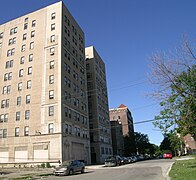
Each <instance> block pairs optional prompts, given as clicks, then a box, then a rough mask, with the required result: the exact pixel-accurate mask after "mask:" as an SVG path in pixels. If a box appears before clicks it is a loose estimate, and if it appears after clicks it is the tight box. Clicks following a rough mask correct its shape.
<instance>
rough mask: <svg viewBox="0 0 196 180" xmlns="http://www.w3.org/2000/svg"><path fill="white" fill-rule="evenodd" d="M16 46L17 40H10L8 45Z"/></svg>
mask: <svg viewBox="0 0 196 180" xmlns="http://www.w3.org/2000/svg"><path fill="white" fill-rule="evenodd" d="M12 44H16V38H12V39H9V42H8V45H12Z"/></svg>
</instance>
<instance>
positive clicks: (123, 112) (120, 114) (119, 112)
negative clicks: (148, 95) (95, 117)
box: [109, 104, 134, 136]
mask: <svg viewBox="0 0 196 180" xmlns="http://www.w3.org/2000/svg"><path fill="white" fill-rule="evenodd" d="M109 112H110V120H111V121H112V120H118V121H119V122H121V123H122V131H123V136H125V135H129V133H134V128H133V117H132V115H131V112H130V111H129V109H128V107H127V106H125V105H124V104H121V105H120V106H119V107H118V108H114V109H110V110H109Z"/></svg>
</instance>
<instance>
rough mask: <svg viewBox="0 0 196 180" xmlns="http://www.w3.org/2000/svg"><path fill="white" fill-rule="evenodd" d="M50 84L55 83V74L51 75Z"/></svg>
mask: <svg viewBox="0 0 196 180" xmlns="http://www.w3.org/2000/svg"><path fill="white" fill-rule="evenodd" d="M49 84H54V75H50V76H49Z"/></svg>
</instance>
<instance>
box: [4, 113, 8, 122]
mask: <svg viewBox="0 0 196 180" xmlns="http://www.w3.org/2000/svg"><path fill="white" fill-rule="evenodd" d="M4 122H8V114H5V116H4Z"/></svg>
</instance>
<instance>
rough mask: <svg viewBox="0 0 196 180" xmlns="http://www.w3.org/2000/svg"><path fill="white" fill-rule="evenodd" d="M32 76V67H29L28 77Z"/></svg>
mask: <svg viewBox="0 0 196 180" xmlns="http://www.w3.org/2000/svg"><path fill="white" fill-rule="evenodd" d="M30 74H32V67H28V75H30Z"/></svg>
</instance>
